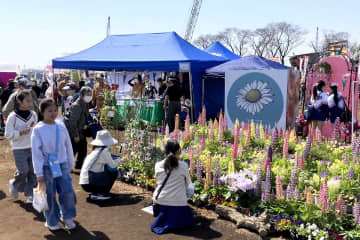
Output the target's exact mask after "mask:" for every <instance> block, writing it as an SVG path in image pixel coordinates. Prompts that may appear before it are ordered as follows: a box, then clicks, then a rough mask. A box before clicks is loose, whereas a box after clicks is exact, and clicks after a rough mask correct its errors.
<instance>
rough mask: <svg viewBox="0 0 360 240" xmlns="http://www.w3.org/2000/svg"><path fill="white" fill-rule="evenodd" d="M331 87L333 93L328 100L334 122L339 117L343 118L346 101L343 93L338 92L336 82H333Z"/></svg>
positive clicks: (331, 120)
mask: <svg viewBox="0 0 360 240" xmlns="http://www.w3.org/2000/svg"><path fill="white" fill-rule="evenodd" d="M330 88H331V93H330V95H329V97H328V99H327V100H328V106H329V115H330V122H331V123H332V124H334V123H335V120H336V119H337V118H340V119H341V115H342V114H343V112H344V108H345V102H344V97H343V95H342V94H341V93H339V92H338V86H337V84H336V83H332V84H331V85H330Z"/></svg>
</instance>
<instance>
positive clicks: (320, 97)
mask: <svg viewBox="0 0 360 240" xmlns="http://www.w3.org/2000/svg"><path fill="white" fill-rule="evenodd" d="M324 87H325V82H324V81H322V80H320V81H319V82H318V83H317V84H316V85H315V86H314V88H313V94H312V96H311V100H310V103H311V105H312V107H313V108H314V113H313V115H312V118H311V120H312V126H313V131H315V130H316V128H319V130H320V131H321V132H322V127H323V125H324V122H325V121H326V119H327V118H328V116H329V107H328V101H327V100H328V96H327V94H326V93H324V91H323V89H324Z"/></svg>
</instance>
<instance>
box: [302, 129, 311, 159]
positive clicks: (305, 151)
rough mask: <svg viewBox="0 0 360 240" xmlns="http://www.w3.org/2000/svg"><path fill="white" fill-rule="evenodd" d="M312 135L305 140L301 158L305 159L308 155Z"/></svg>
mask: <svg viewBox="0 0 360 240" xmlns="http://www.w3.org/2000/svg"><path fill="white" fill-rule="evenodd" d="M311 143H312V137H311V135H310V136H309V137H308V138H307V140H306V145H305V149H304V151H303V158H304V159H307V158H308V157H309V153H310V149H311Z"/></svg>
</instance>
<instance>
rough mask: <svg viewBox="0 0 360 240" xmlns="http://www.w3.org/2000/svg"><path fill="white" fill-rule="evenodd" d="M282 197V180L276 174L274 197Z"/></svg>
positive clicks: (278, 198)
mask: <svg viewBox="0 0 360 240" xmlns="http://www.w3.org/2000/svg"><path fill="white" fill-rule="evenodd" d="M283 197H284V189H283V186H282V181H281V178H280V175H277V176H276V199H277V200H280V199H281V198H283Z"/></svg>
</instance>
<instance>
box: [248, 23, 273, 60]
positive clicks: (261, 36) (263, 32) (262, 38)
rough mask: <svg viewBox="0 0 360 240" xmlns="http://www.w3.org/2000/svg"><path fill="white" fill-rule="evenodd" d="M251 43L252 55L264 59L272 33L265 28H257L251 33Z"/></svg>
mask: <svg viewBox="0 0 360 240" xmlns="http://www.w3.org/2000/svg"><path fill="white" fill-rule="evenodd" d="M251 41H252V44H251V47H252V49H253V50H254V53H255V54H256V55H258V56H260V57H266V56H267V54H268V49H269V46H270V44H272V41H273V32H272V30H271V29H269V28H267V27H265V28H258V29H256V30H255V31H254V32H253V34H252V40H251Z"/></svg>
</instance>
